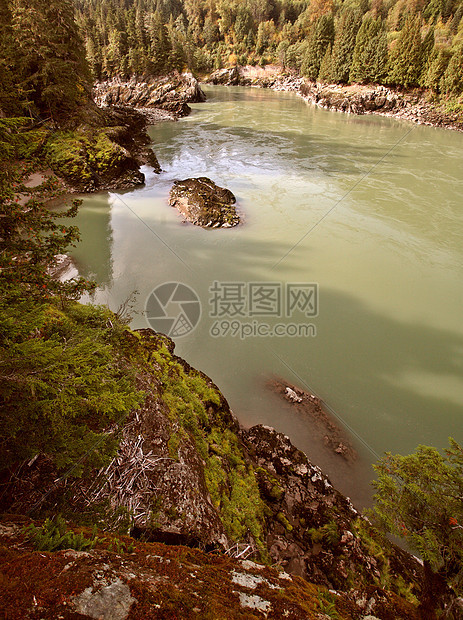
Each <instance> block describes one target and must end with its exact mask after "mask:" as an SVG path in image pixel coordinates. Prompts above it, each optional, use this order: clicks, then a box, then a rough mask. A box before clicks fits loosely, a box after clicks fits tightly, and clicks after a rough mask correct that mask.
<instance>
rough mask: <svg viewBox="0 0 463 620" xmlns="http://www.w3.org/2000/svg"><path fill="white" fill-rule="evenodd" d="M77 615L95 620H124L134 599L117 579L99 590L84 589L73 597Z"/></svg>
mask: <svg viewBox="0 0 463 620" xmlns="http://www.w3.org/2000/svg"><path fill="white" fill-rule="evenodd" d="M73 602H74V607H75V610H76V611H77V613H79V614H82V615H83V616H88V617H89V618H95V619H96V620H125V619H126V618H127V616H128V615H129V612H130V608H131V607H132V604H133V603H136V599H135V598H133V596H132V595H131V594H130V588H129V586H128V585H127V584H125V583H124V582H123V581H122V580H121V579H119V577H117V578H116V579H115V580H114V581H113V582H112V583H110V584H109V585H108V586H103V587H102V588H101V589H100V590H97V591H94V590H93V588H86V589H85V590H84V591H83V592H81V594H79V595H77V596H76V597H74V601H73Z"/></svg>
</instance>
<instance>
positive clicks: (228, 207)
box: [169, 177, 240, 228]
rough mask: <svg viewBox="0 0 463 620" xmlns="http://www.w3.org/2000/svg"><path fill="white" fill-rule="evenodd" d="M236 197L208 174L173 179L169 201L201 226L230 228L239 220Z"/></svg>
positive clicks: (187, 217) (193, 222) (189, 219)
mask: <svg viewBox="0 0 463 620" xmlns="http://www.w3.org/2000/svg"><path fill="white" fill-rule="evenodd" d="M235 202H236V199H235V196H234V195H233V194H232V192H231V191H230V190H229V189H225V188H224V187H219V186H218V185H216V184H215V183H214V182H213V181H211V180H210V179H208V178H207V177H199V178H197V179H185V180H184V181H175V182H174V184H173V186H172V189H171V190H170V194H169V204H170V205H171V206H172V207H176V208H177V209H178V210H179V211H180V213H181V214H182V215H183V216H184V217H185V219H186V220H188V221H189V222H191V223H192V224H196V225H197V226H202V227H203V228H230V227H231V226H236V225H237V224H239V223H240V218H239V215H238V214H237V212H236V208H235V206H234V204H235Z"/></svg>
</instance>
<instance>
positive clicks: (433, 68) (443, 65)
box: [422, 49, 451, 93]
mask: <svg viewBox="0 0 463 620" xmlns="http://www.w3.org/2000/svg"><path fill="white" fill-rule="evenodd" d="M450 57H451V53H450V50H446V49H443V50H440V51H437V50H434V52H433V54H432V56H431V58H430V60H429V63H428V67H427V70H426V72H425V73H424V75H423V79H422V85H423V86H424V87H425V88H430V89H431V90H432V91H433V92H434V93H439V92H440V82H441V79H442V76H443V75H444V73H445V70H446V69H447V66H448V64H449V61H450Z"/></svg>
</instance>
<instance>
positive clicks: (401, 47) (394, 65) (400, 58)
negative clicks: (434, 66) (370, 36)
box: [387, 16, 424, 88]
mask: <svg viewBox="0 0 463 620" xmlns="http://www.w3.org/2000/svg"><path fill="white" fill-rule="evenodd" d="M423 60H424V59H423V47H422V42H421V17H420V16H416V17H408V18H407V19H406V20H405V25H404V27H403V28H402V30H401V31H400V33H399V37H398V39H397V41H396V42H395V45H394V47H393V48H392V50H391V53H390V55H389V72H388V75H387V79H388V81H389V82H390V83H391V84H395V85H400V86H405V88H409V87H410V86H418V85H419V83H420V78H421V74H422V72H423V68H424V61H423Z"/></svg>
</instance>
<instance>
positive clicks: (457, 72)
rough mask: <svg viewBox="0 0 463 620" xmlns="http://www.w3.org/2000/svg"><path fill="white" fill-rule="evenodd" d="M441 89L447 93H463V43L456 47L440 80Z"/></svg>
mask: <svg viewBox="0 0 463 620" xmlns="http://www.w3.org/2000/svg"><path fill="white" fill-rule="evenodd" d="M440 89H441V91H442V92H443V93H445V94H446V95H453V96H459V95H461V94H462V93H463V43H460V45H459V46H458V47H457V48H456V50H455V51H454V52H453V54H452V57H451V58H450V61H449V64H448V66H447V69H446V70H445V73H444V75H443V77H442V79H441V81H440Z"/></svg>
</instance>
